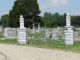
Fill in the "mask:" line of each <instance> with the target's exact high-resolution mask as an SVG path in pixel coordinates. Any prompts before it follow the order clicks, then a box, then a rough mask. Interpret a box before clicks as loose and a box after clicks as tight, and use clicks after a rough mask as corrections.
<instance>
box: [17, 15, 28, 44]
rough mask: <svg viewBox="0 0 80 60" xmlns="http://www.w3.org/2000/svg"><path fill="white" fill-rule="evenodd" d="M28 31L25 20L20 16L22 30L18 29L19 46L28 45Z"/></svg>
mask: <svg viewBox="0 0 80 60" xmlns="http://www.w3.org/2000/svg"><path fill="white" fill-rule="evenodd" d="M26 31H27V29H26V28H25V27H24V18H23V16H22V15H21V16H20V28H18V40H17V42H18V44H26V43H27V32H26Z"/></svg>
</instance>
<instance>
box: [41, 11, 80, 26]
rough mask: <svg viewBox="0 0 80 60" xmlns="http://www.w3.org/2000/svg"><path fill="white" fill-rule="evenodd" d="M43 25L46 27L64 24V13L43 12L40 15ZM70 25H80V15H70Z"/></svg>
mask: <svg viewBox="0 0 80 60" xmlns="http://www.w3.org/2000/svg"><path fill="white" fill-rule="evenodd" d="M42 22H43V26H46V27H57V26H65V25H66V13H64V14H63V15H60V14H59V13H54V14H52V13H50V12H45V13H44V16H43V17H42ZM71 25H72V26H77V27H78V26H80V16H79V15H77V16H71Z"/></svg>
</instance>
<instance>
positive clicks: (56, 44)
mask: <svg viewBox="0 0 80 60" xmlns="http://www.w3.org/2000/svg"><path fill="white" fill-rule="evenodd" d="M28 42H29V44H27V45H26V46H30V47H38V48H47V49H52V50H63V51H71V52H79V53H80V42H75V43H74V45H71V46H67V45H65V44H64V42H63V40H51V39H48V40H47V41H43V40H42V39H29V41H28ZM0 44H12V45H17V39H5V40H0Z"/></svg>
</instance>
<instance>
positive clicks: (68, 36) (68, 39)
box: [65, 26, 73, 45]
mask: <svg viewBox="0 0 80 60" xmlns="http://www.w3.org/2000/svg"><path fill="white" fill-rule="evenodd" d="M65 44H66V45H73V29H72V26H70V27H65Z"/></svg>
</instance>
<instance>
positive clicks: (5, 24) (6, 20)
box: [1, 14, 9, 28]
mask: <svg viewBox="0 0 80 60" xmlns="http://www.w3.org/2000/svg"><path fill="white" fill-rule="evenodd" d="M1 25H2V27H4V28H5V27H8V26H9V15H8V14H5V15H3V16H1Z"/></svg>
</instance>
